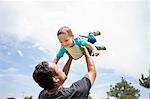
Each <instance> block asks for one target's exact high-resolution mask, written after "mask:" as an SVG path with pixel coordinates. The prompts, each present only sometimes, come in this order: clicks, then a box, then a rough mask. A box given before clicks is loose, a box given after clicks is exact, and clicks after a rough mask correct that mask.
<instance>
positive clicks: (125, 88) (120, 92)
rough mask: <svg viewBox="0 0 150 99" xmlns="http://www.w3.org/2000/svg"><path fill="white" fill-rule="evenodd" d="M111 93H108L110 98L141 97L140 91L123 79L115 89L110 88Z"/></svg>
mask: <svg viewBox="0 0 150 99" xmlns="http://www.w3.org/2000/svg"><path fill="white" fill-rule="evenodd" d="M110 87H111V88H110V91H109V92H107V95H108V96H111V97H115V98H117V99H138V98H139V97H140V94H139V92H140V90H138V89H135V88H134V87H133V86H131V83H129V84H128V82H127V81H126V80H125V79H124V78H123V77H122V80H121V82H118V83H117V84H116V85H115V86H114V87H113V86H112V85H111V86H110Z"/></svg>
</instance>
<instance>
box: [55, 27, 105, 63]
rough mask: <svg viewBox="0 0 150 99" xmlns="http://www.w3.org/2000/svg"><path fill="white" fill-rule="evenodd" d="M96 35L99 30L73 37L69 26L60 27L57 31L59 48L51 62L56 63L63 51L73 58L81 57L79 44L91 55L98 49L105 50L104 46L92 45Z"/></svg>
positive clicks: (97, 52)
mask: <svg viewBox="0 0 150 99" xmlns="http://www.w3.org/2000/svg"><path fill="white" fill-rule="evenodd" d="M97 35H100V32H93V33H89V35H88V36H83V35H79V36H78V37H74V35H73V33H72V30H71V29H70V28H69V27H67V26H63V27H61V28H60V29H59V30H58V32H57V37H58V39H59V42H60V44H61V48H60V50H59V51H58V53H57V55H56V58H55V59H54V60H53V63H56V64H57V63H58V61H59V59H60V58H61V57H62V56H63V55H64V53H68V54H70V55H71V56H72V58H73V59H75V60H77V59H79V58H81V57H82V56H83V52H82V50H81V49H80V46H85V47H87V49H88V52H89V54H90V55H91V56H98V55H99V51H98V50H106V48H105V46H93V44H94V43H95V42H96V38H95V36H97Z"/></svg>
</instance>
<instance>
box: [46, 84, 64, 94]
mask: <svg viewBox="0 0 150 99" xmlns="http://www.w3.org/2000/svg"><path fill="white" fill-rule="evenodd" d="M60 88H62V86H60V85H59V86H58V85H55V87H54V88H53V89H49V90H48V93H55V92H56V91H57V90H59V89H60Z"/></svg>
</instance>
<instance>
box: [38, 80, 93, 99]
mask: <svg viewBox="0 0 150 99" xmlns="http://www.w3.org/2000/svg"><path fill="white" fill-rule="evenodd" d="M90 88H91V83H90V80H89V79H88V78H87V77H83V78H82V79H81V80H78V81H77V82H75V83H73V84H72V85H71V86H70V87H69V88H60V89H59V90H58V91H57V92H55V93H53V94H51V93H48V91H47V90H42V91H41V92H40V94H39V97H38V99H88V95H89V91H90Z"/></svg>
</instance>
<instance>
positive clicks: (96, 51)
mask: <svg viewBox="0 0 150 99" xmlns="http://www.w3.org/2000/svg"><path fill="white" fill-rule="evenodd" d="M91 55H92V56H98V55H99V51H98V50H97V49H94V50H92V53H91Z"/></svg>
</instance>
